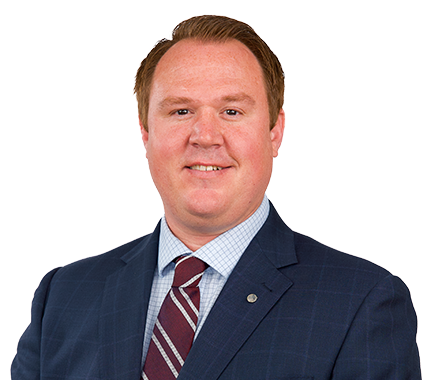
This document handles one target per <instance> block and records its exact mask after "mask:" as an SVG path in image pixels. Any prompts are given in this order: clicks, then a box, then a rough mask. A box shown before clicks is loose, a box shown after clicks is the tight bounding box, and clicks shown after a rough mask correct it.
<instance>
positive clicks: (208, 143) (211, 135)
mask: <svg viewBox="0 0 425 380" xmlns="http://www.w3.org/2000/svg"><path fill="white" fill-rule="evenodd" d="M223 142H224V139H223V134H222V130H221V127H220V120H218V118H217V117H216V116H215V115H214V112H213V111H208V110H204V111H201V112H199V114H198V115H197V117H196V119H195V121H194V124H193V126H192V130H191V135H190V138H189V143H190V144H192V145H194V146H198V147H201V148H209V147H213V146H221V145H223Z"/></svg>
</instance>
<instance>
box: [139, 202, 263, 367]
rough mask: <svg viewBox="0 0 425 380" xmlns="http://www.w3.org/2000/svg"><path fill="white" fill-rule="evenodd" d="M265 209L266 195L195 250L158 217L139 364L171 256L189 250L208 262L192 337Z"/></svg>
mask: <svg viewBox="0 0 425 380" xmlns="http://www.w3.org/2000/svg"><path fill="white" fill-rule="evenodd" d="M269 211H270V205H269V201H268V199H267V197H266V196H264V198H263V202H262V203H261V205H260V207H259V208H258V209H257V211H255V213H254V214H252V215H251V216H250V217H249V218H248V219H247V220H245V221H244V222H242V223H240V224H238V225H237V226H236V227H233V228H232V229H230V230H228V231H226V232H225V233H223V234H221V235H219V236H217V237H216V238H215V239H214V240H212V241H210V242H209V243H207V244H205V245H204V246H202V247H201V248H199V249H198V250H197V251H195V252H193V251H191V250H190V249H189V248H187V247H186V246H185V245H184V244H183V243H182V242H181V241H180V240H179V239H178V238H176V237H175V236H174V235H173V233H172V232H171V231H170V229H169V227H168V225H167V222H166V220H165V217H163V218H162V219H161V231H160V235H159V248H158V266H157V268H156V271H155V274H154V279H153V283H152V290H151V298H150V301H149V307H148V313H147V319H146V329H145V340H144V345H143V357H142V366H143V365H144V363H145V359H146V355H147V352H148V348H149V344H150V341H151V337H152V331H153V328H154V325H155V321H156V318H157V316H158V313H159V310H160V308H161V305H162V302H163V301H164V298H165V297H166V295H167V293H168V291H169V290H170V288H171V284H172V283H173V277H174V266H175V264H174V263H173V260H174V259H175V258H176V257H178V256H181V255H183V254H192V255H193V256H195V257H197V258H199V259H201V260H202V261H204V262H205V263H207V264H208V265H209V267H208V268H207V270H206V271H205V273H204V275H203V276H202V279H201V282H200V283H199V290H200V292H201V302H200V306H199V316H198V327H197V329H196V332H195V339H196V337H197V335H198V333H199V331H200V329H201V328H202V325H203V324H204V322H205V319H206V317H207V315H208V313H209V311H210V310H211V308H212V306H213V305H214V302H215V300H216V299H217V297H218V295H219V294H220V292H221V289H222V288H223V286H224V284H225V283H226V281H227V279H228V277H229V275H230V273H231V272H232V271H233V268H234V267H235V265H236V263H237V262H238V261H239V259H240V258H241V256H242V254H243V252H244V251H245V249H246V248H247V247H248V245H249V243H250V242H251V240H252V239H253V238H254V236H255V235H256V234H257V232H258V231H259V229H260V228H261V227H262V226H263V224H264V222H265V221H266V219H267V217H268V215H269Z"/></svg>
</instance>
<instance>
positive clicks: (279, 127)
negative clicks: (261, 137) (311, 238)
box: [270, 109, 285, 157]
mask: <svg viewBox="0 0 425 380" xmlns="http://www.w3.org/2000/svg"><path fill="white" fill-rule="evenodd" d="M284 129H285V112H284V111H283V109H281V110H280V112H279V116H278V117H277V121H276V124H275V126H274V127H273V129H272V130H271V131H270V139H271V141H272V148H273V157H277V153H278V151H279V148H280V144H281V143H282V138H283V131H284Z"/></svg>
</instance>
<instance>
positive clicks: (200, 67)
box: [138, 18, 285, 249]
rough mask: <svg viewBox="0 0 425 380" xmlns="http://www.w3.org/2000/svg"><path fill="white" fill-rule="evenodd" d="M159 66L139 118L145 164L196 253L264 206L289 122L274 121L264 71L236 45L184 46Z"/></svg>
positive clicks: (174, 224)
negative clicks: (263, 202)
mask: <svg viewBox="0 0 425 380" xmlns="http://www.w3.org/2000/svg"><path fill="white" fill-rule="evenodd" d="M201 20H202V18H201ZM226 20H229V19H224V21H226ZM218 21H220V22H222V21H223V19H222V18H219V19H218ZM229 22H230V23H234V21H229ZM209 23H211V21H209ZM236 23H237V25H239V24H238V22H236ZM245 28H246V27H245ZM175 34H177V35H179V34H178V29H177V31H176V32H175ZM156 61H157V64H156V65H155V66H152V65H151V67H154V70H153V72H152V73H151V79H150V81H149V92H146V93H145V94H144V95H143V96H148V97H149V99H145V100H146V102H145V103H143V104H142V108H143V107H146V106H147V107H148V108H147V109H146V110H142V117H141V118H140V124H141V126H142V128H141V132H142V138H143V142H144V145H145V148H146V157H147V158H148V162H149V168H150V171H151V174H152V178H153V181H154V183H155V185H156V187H157V189H158V191H159V193H160V195H161V198H162V201H163V204H164V210H165V216H166V219H167V223H168V225H169V227H170V228H171V230H172V231H173V233H174V234H175V235H176V236H177V237H178V238H179V239H180V240H182V241H183V243H185V244H186V246H187V247H189V248H191V249H197V248H199V247H200V246H202V245H204V244H206V243H207V242H208V241H210V240H212V239H214V238H215V237H216V236H218V235H220V234H221V233H223V232H225V231H227V230H228V229H230V228H233V227H234V226H236V225H237V224H239V223H241V222H243V221H244V220H246V219H247V218H248V217H249V216H250V215H252V214H253V213H254V212H255V210H256V209H257V208H258V207H259V205H260V204H261V201H262V199H263V197H264V193H265V191H266V188H267V186H268V183H269V180H270V176H271V172H272V163H273V157H276V156H277V153H278V149H279V146H280V143H281V140H282V135H283V129H284V119H285V116H284V113H283V110H282V109H281V108H279V110H278V112H277V115H275V116H273V120H274V121H273V122H272V121H271V116H270V107H269V104H270V101H269V97H270V96H269V91H268V87H267V85H265V83H266V82H267V81H265V79H264V77H265V75H264V69H263V67H262V66H261V65H260V63H259V60H258V59H257V57H256V56H255V55H254V54H253V52H252V50H251V49H249V48H248V47H247V46H246V45H245V44H243V43H242V42H240V41H239V40H237V39H235V38H228V39H225V40H218V41H217V40H215V39H211V38H208V39H199V38H184V39H180V40H179V41H178V42H175V43H173V44H172V46H170V47H168V48H167V49H166V51H165V53H163V54H161V58H160V59H159V58H156ZM142 66H144V65H143V64H142ZM143 70H144V69H142V71H143ZM139 74H140V70H139ZM142 74H143V73H142ZM142 74H141V75H142ZM143 75H144V74H143ZM143 75H142V77H143ZM281 79H282V82H281V84H282V90H283V75H282V77H281ZM138 96H139V93H138ZM147 100H149V102H147ZM139 105H140V103H139ZM280 105H281V104H280ZM143 112H145V114H143ZM142 118H143V120H144V121H142ZM147 125H148V126H149V128H145V126H147ZM270 125H273V127H272V128H271V127H270Z"/></svg>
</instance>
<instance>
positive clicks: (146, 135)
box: [139, 116, 149, 149]
mask: <svg viewBox="0 0 425 380" xmlns="http://www.w3.org/2000/svg"><path fill="white" fill-rule="evenodd" d="M139 125H140V131H141V132H142V140H143V144H144V145H145V149H147V144H148V140H149V132H148V131H147V130H146V129H145V127H144V126H143V124H142V120H141V119H140V116H139Z"/></svg>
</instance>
